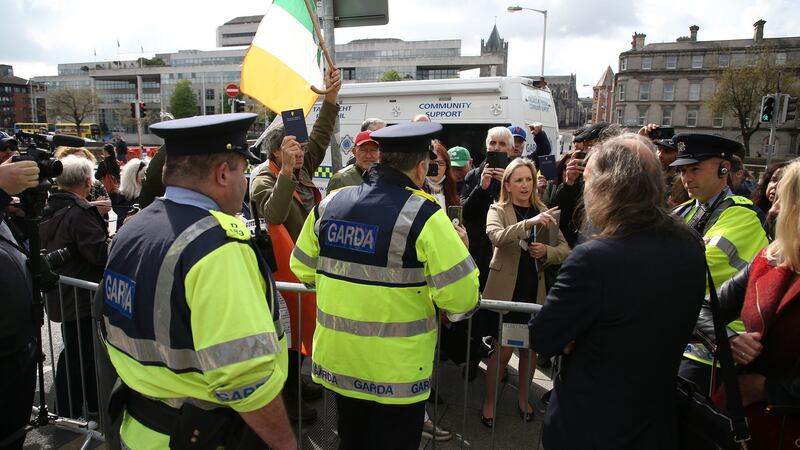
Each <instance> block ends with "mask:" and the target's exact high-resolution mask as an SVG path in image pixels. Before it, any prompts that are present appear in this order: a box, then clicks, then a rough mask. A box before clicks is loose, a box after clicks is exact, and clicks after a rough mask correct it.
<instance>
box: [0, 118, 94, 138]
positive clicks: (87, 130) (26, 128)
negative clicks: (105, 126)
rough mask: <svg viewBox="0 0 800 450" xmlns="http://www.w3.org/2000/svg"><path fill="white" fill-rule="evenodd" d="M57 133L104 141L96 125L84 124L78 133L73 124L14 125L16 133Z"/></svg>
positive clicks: (28, 123)
mask: <svg viewBox="0 0 800 450" xmlns="http://www.w3.org/2000/svg"><path fill="white" fill-rule="evenodd" d="M20 131H22V132H25V133H56V134H68V135H70V136H79V137H82V138H84V139H92V140H95V141H99V140H102V139H103V134H104V133H103V131H102V130H101V129H100V126H99V125H97V124H96V123H82V124H81V131H80V133H78V132H77V131H76V128H75V124H74V123H71V122H59V123H44V122H19V123H15V124H14V133H18V132H20Z"/></svg>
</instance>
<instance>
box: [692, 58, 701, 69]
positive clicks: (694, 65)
mask: <svg viewBox="0 0 800 450" xmlns="http://www.w3.org/2000/svg"><path fill="white" fill-rule="evenodd" d="M702 68H703V55H692V69H702Z"/></svg>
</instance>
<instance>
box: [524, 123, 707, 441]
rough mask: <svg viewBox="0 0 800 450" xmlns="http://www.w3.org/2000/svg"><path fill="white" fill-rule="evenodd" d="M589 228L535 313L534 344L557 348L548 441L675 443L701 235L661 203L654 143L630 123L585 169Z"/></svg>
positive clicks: (695, 308)
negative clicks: (677, 390)
mask: <svg viewBox="0 0 800 450" xmlns="http://www.w3.org/2000/svg"><path fill="white" fill-rule="evenodd" d="M584 176H585V179H586V189H585V191H584V196H585V198H586V214H587V220H588V222H590V223H591V225H592V230H593V234H592V235H591V240H589V241H587V242H585V243H583V244H581V245H578V246H576V247H575V248H574V249H573V251H572V254H571V255H570V256H569V257H568V258H567V260H566V261H565V262H564V264H562V266H561V271H560V272H559V274H558V278H557V279H556V283H555V285H554V286H553V288H552V289H551V291H550V294H549V295H548V296H547V299H546V301H545V304H544V306H543V308H542V310H541V312H540V313H539V314H537V315H536V317H535V318H534V319H533V320H532V321H531V343H532V345H531V346H532V348H533V350H534V351H536V352H537V353H540V354H544V355H554V354H560V353H563V354H564V355H565V356H563V357H562V364H561V370H560V372H559V373H558V374H557V375H555V376H554V385H555V389H554V392H553V394H552V396H551V398H550V402H549V405H548V409H547V414H546V417H545V423H544V434H543V442H544V446H545V448H547V449H586V448H593V449H606V448H607V449H645V448H646V449H675V448H677V445H678V444H677V440H676V439H677V438H676V430H677V417H676V405H675V400H674V398H675V382H676V376H677V371H678V365H679V363H680V360H681V354H682V352H683V349H684V346H685V345H686V342H687V341H688V340H689V337H690V336H691V334H692V329H693V327H694V323H695V320H696V318H697V314H698V312H699V311H700V305H701V303H702V301H703V296H704V294H705V286H706V285H705V270H704V264H705V258H704V251H703V245H702V242H701V241H700V240H699V239H698V238H696V237H693V236H692V235H691V233H689V232H688V230H687V229H686V226H685V225H684V224H682V223H680V222H679V221H678V220H677V219H675V218H674V217H672V216H671V214H670V213H669V211H667V210H666V208H665V207H664V206H663V205H662V203H663V194H664V185H663V182H662V180H663V176H662V174H661V168H660V165H659V163H658V159H657V158H656V156H655V148H654V147H653V145H652V143H650V142H648V141H647V140H646V139H644V138H642V137H640V136H636V135H632V134H626V135H623V136H620V137H616V138H613V139H610V140H609V141H607V142H605V143H603V144H602V145H601V146H600V147H595V150H594V151H593V155H592V158H591V159H590V160H589V162H588V165H587V167H586V171H585V172H584Z"/></svg>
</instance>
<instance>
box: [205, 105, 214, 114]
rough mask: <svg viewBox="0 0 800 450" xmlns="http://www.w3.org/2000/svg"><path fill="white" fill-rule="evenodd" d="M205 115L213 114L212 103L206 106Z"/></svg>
mask: <svg viewBox="0 0 800 450" xmlns="http://www.w3.org/2000/svg"><path fill="white" fill-rule="evenodd" d="M206 115H207V116H213V115H214V105H211V106H206Z"/></svg>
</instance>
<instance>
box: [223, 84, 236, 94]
mask: <svg viewBox="0 0 800 450" xmlns="http://www.w3.org/2000/svg"><path fill="white" fill-rule="evenodd" d="M225 93H226V94H228V97H236V96H237V95H239V86H237V85H235V84H229V85H227V86H225Z"/></svg>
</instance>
